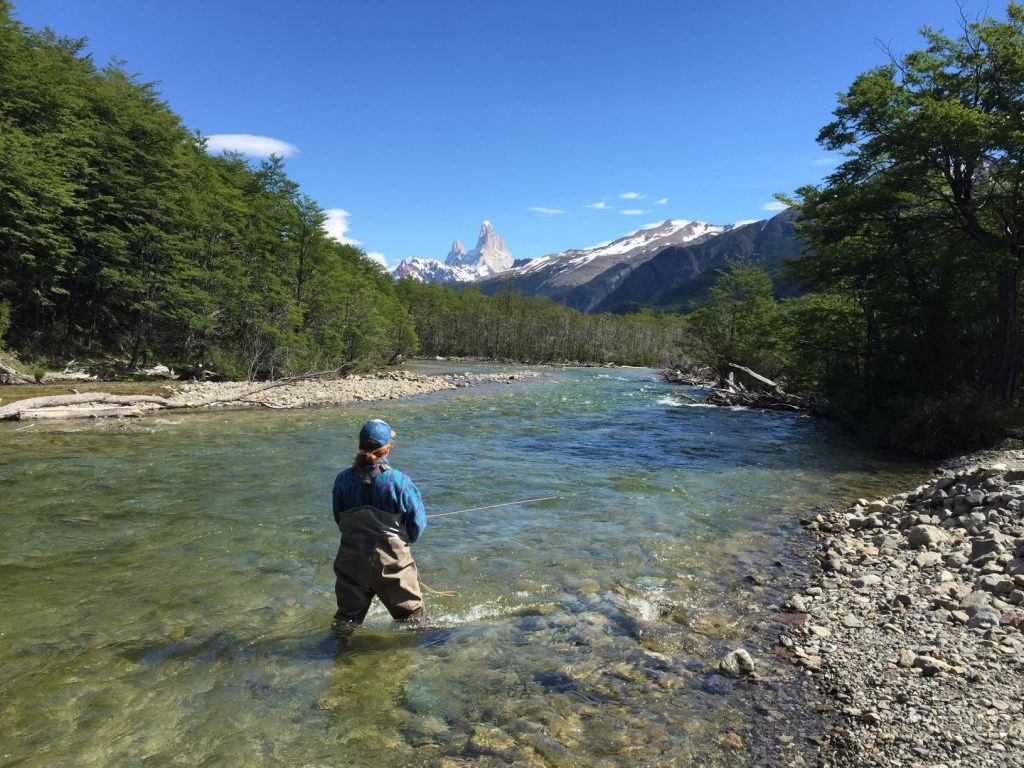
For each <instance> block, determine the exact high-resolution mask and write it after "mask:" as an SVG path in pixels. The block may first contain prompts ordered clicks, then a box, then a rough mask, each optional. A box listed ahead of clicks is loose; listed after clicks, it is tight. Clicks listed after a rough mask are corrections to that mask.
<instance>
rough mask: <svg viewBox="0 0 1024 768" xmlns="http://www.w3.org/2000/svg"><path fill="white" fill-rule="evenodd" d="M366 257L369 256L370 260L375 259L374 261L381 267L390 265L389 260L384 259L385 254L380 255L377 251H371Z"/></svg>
mask: <svg viewBox="0 0 1024 768" xmlns="http://www.w3.org/2000/svg"><path fill="white" fill-rule="evenodd" d="M366 255H367V256H368V257H369V258H371V259H373V260H374V261H376V262H377V263H379V264H380V265H381V266H382V267H387V265H388V260H387V259H386V258H384V254H383V253H378V252H377V251H370V252H369V253H368V254H366Z"/></svg>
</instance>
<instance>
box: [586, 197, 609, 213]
mask: <svg viewBox="0 0 1024 768" xmlns="http://www.w3.org/2000/svg"><path fill="white" fill-rule="evenodd" d="M583 207H584V208H593V209H594V210H595V211H603V210H604V209H605V208H607V207H608V203H606V202H605V201H604V200H602V201H601V202H599V203H590V204H589V205H585V206H583Z"/></svg>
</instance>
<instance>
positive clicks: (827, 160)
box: [813, 156, 839, 165]
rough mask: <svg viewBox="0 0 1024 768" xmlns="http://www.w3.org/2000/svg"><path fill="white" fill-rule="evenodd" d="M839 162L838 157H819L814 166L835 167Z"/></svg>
mask: <svg viewBox="0 0 1024 768" xmlns="http://www.w3.org/2000/svg"><path fill="white" fill-rule="evenodd" d="M838 162H839V158H838V157H831V156H830V157H819V158H818V159H817V160H815V161H814V163H813V164H814V165H835V164H836V163H838Z"/></svg>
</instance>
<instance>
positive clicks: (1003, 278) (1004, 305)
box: [992, 257, 1024, 402]
mask: <svg viewBox="0 0 1024 768" xmlns="http://www.w3.org/2000/svg"><path fill="white" fill-rule="evenodd" d="M1022 268H1024V261H1022V260H1021V259H1020V258H1019V257H1018V261H1017V264H1016V265H1015V266H1013V267H1011V268H1009V269H1006V270H1003V272H1001V273H1000V275H999V306H998V312H999V327H998V331H997V333H996V340H997V343H998V344H999V348H998V351H997V356H996V367H995V375H994V377H993V380H992V394H993V395H995V396H996V397H998V398H999V399H1000V400H1005V401H1006V402H1012V401H1013V398H1014V395H1015V394H1016V392H1017V374H1018V361H1019V358H1020V278H1021V270H1022Z"/></svg>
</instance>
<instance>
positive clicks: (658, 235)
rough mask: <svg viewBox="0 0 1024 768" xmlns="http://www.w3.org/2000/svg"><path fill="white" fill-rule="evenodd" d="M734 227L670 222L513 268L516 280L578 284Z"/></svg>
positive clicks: (539, 258)
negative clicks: (535, 278) (533, 278)
mask: <svg viewBox="0 0 1024 768" xmlns="http://www.w3.org/2000/svg"><path fill="white" fill-rule="evenodd" d="M736 226H737V225H735V224H731V225H728V226H719V225H716V224H705V223H704V222H702V221H690V220H689V219H670V220H668V221H665V222H663V223H661V224H658V225H655V226H653V227H647V228H645V229H641V230H639V231H638V232H634V233H632V234H630V235H626V236H625V237H621V238H619V239H618V240H613V241H612V242H610V243H599V244H598V245H595V246H593V247H591V248H573V249H571V250H568V251H562V252H561V253H552V254H548V255H547V256H540V257H538V258H536V259H533V260H531V261H530V262H529V263H528V264H526V265H525V266H523V267H520V268H519V269H517V270H516V277H519V276H523V277H525V276H527V275H540V274H543V275H544V280H543V283H542V284H543V285H549V286H552V287H554V286H572V285H580V284H582V283H586V282H589V281H590V280H592V279H593V278H594V277H596V276H597V275H599V274H601V273H602V272H604V271H605V270H607V269H608V268H610V267H612V266H614V265H616V264H621V263H634V264H635V265H639V264H640V263H642V262H643V261H645V260H646V259H647V258H650V257H652V256H654V255H655V254H656V253H657V252H658V251H660V250H662V249H663V248H667V247H668V246H670V245H682V244H683V243H694V242H700V241H701V240H707V239H708V238H711V237H714V236H715V235H720V234H722V233H723V232H728V231H729V230H730V229H733V228H734V227H736Z"/></svg>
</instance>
